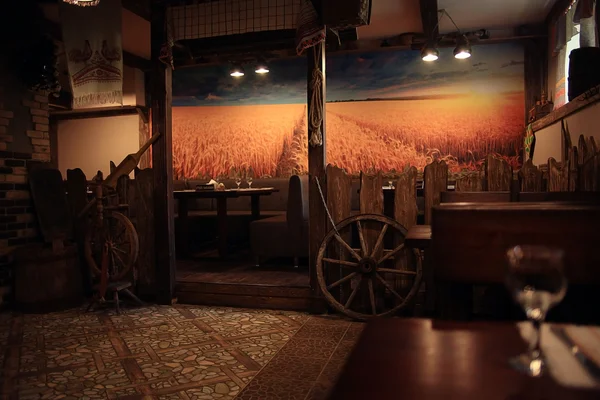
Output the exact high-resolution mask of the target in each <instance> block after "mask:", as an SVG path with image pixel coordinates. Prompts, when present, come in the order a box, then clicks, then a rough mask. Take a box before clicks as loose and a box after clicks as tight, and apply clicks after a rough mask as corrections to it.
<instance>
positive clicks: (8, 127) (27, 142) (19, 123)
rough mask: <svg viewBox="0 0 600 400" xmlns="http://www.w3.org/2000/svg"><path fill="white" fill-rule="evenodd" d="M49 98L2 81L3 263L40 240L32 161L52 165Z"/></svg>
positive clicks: (0, 236)
mask: <svg viewBox="0 0 600 400" xmlns="http://www.w3.org/2000/svg"><path fill="white" fill-rule="evenodd" d="M48 131H49V121H48V96H46V95H44V94H41V93H36V92H32V91H30V90H27V89H25V88H23V87H22V86H20V85H19V83H18V82H15V81H14V80H10V79H9V77H6V75H2V77H1V78H0V263H2V258H5V257H6V256H7V255H8V254H10V253H11V252H12V251H13V250H14V248H15V247H17V246H20V245H24V244H26V243H31V242H37V241H39V240H40V235H39V229H38V227H37V221H36V216H35V212H34V209H33V204H32V202H31V195H30V191H29V184H28V180H27V167H28V165H29V164H30V163H32V162H49V161H51V156H50V154H51V153H50V139H49V133H48Z"/></svg>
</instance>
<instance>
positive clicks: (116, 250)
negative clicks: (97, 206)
mask: <svg viewBox="0 0 600 400" xmlns="http://www.w3.org/2000/svg"><path fill="white" fill-rule="evenodd" d="M105 248H106V250H107V252H108V280H109V281H118V280H121V279H124V278H125V277H126V275H127V273H128V272H129V271H130V270H131V268H132V267H133V265H134V264H135V262H136V261H137V256H138V250H139V248H138V236H137V232H136V231H135V228H134V226H133V224H132V223H131V221H130V220H129V218H127V217H126V216H125V215H123V214H121V213H120V212H116V211H108V212H105V214H104V215H103V217H102V221H101V223H98V222H97V221H95V222H92V224H91V226H90V227H89V229H88V230H87V232H86V235H85V244H84V251H85V258H86V261H87V263H88V265H89V267H90V269H91V271H92V274H93V275H94V276H96V277H99V276H101V275H102V256H103V251H104V249H105Z"/></svg>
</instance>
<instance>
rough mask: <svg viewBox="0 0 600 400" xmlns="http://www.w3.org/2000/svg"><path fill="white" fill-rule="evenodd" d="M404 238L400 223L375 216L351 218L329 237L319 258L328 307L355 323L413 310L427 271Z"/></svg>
mask: <svg viewBox="0 0 600 400" xmlns="http://www.w3.org/2000/svg"><path fill="white" fill-rule="evenodd" d="M405 235H406V229H405V228H404V227H403V226H402V225H400V224H399V223H398V222H396V221H394V220H392V219H390V218H387V217H384V216H381V215H375V214H361V215H357V216H354V217H350V218H347V219H345V220H343V221H341V222H340V223H339V224H337V225H336V226H335V227H334V228H333V229H332V230H331V231H329V233H328V234H327V235H326V236H325V238H324V239H323V242H322V243H321V247H320V248H319V252H318V254H317V279H318V282H319V286H320V288H321V291H322V293H323V295H324V296H325V298H326V299H327V301H328V302H329V304H331V306H332V307H334V308H335V309H336V310H338V311H340V312H342V313H344V314H346V315H348V316H349V317H352V318H356V319H367V318H371V317H381V316H387V315H392V314H394V313H396V312H397V311H398V310H400V309H402V308H404V307H406V306H407V305H408V304H410V302H411V300H412V299H413V298H414V296H415V294H416V293H417V290H418V289H419V285H420V283H421V278H422V265H421V258H420V256H419V253H418V251H417V250H413V249H410V248H407V247H405V246H404V237H405ZM355 243H356V245H354V244H355ZM386 247H387V248H386Z"/></svg>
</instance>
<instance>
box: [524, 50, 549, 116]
mask: <svg viewBox="0 0 600 400" xmlns="http://www.w3.org/2000/svg"><path fill="white" fill-rule="evenodd" d="M547 65H548V46H547V45H546V42H545V41H544V40H543V39H531V40H527V41H526V42H525V123H526V124H527V123H528V122H529V110H531V109H532V108H533V107H534V106H535V102H536V101H539V100H541V96H542V90H544V91H546V93H548V91H547V85H548V79H547V77H546V67H547Z"/></svg>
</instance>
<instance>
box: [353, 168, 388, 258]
mask: <svg viewBox="0 0 600 400" xmlns="http://www.w3.org/2000/svg"><path fill="white" fill-rule="evenodd" d="M359 199H360V213H361V214H383V175H382V174H381V172H378V173H376V174H375V175H367V174H364V173H361V174H360V197H359ZM380 229H381V226H379V224H377V225H375V224H372V226H365V227H364V238H365V243H366V245H367V250H368V251H369V252H370V251H371V250H372V249H373V248H374V247H375V242H376V241H377V237H378V236H379V231H380Z"/></svg>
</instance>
